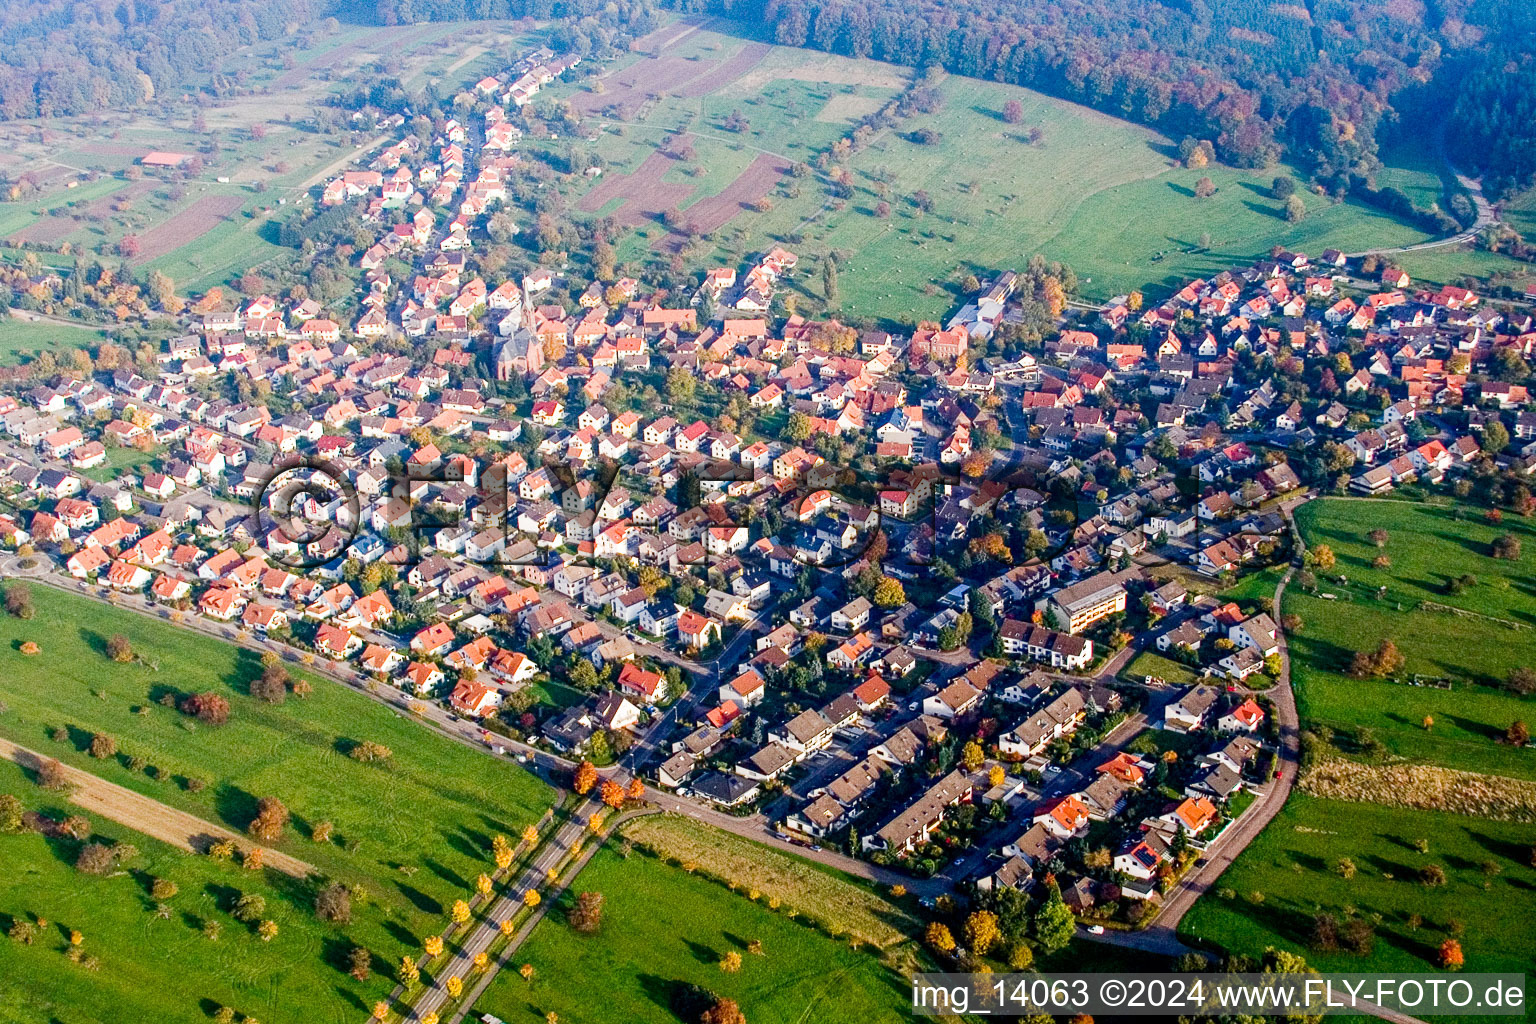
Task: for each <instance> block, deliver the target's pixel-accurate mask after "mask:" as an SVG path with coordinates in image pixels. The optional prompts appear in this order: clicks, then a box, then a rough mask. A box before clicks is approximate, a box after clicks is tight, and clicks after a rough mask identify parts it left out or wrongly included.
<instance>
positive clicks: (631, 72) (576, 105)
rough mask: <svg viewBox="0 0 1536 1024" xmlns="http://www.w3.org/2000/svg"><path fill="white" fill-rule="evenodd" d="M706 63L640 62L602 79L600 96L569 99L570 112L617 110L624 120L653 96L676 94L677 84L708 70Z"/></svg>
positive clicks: (674, 59) (580, 95)
mask: <svg viewBox="0 0 1536 1024" xmlns="http://www.w3.org/2000/svg"><path fill="white" fill-rule="evenodd" d="M709 63H713V62H708V63H707V62H705V61H691V60H684V59H683V58H682V57H657V58H652V59H649V60H643V61H641V62H639V63H638V64H635V65H633V66H631V67H627V68H625V69H624V70H623V71H619V72H617V73H615V74H613V75H610V76H608V77H605V78H603V79H601V81H602V83H603V91H602V92H600V93H599V92H582V93H577V94H576V95H575V96H572V97H571V109H573V110H575V111H576V113H578V114H590V113H593V112H595V111H599V110H607V109H609V108H616V109H618V110H620V111H621V112H622V116H627V115H628V114H629V112H630V111H631V110H633V108H635V107H637V106H639V105H640V104H642V103H644V102H645V101H646V100H647V99H649V98H650V97H651V96H652V95H656V96H660V95H663V94H664V93H668V92H674V91H676V89H677V86H678V83H680V82H686V81H688V80H689V79H692V78H694V77H696V76H697V75H699V74H702V73H703V72H704V71H706V70H708V65H709Z"/></svg>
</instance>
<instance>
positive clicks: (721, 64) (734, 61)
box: [677, 43, 773, 96]
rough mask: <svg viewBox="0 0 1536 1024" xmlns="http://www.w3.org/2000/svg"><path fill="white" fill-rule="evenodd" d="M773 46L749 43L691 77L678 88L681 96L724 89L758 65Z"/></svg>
mask: <svg viewBox="0 0 1536 1024" xmlns="http://www.w3.org/2000/svg"><path fill="white" fill-rule="evenodd" d="M772 49H773V47H771V46H769V45H768V44H767V43H748V44H746V45H745V46H743V47H742V48H741V49H740V50H738V51H737V52H736V53H735V54H734V55H733V56H730V57H727V58H726V59H725V60H722V61H717V62H716V63H715V65H714V67H712V68H710V69H709V70H708V71H705V72H704V73H703V74H702V75H699V76H698V77H696V78H692V79H689V80H688V82H687V83H685V84H684V85H683V86H682V88H680V89H678V90H677V94H678V95H679V96H708V95H709V94H710V93H712V92H715V91H716V90H719V89H723V88H725V87H726V86H727V85H730V84H731V83H732V82H734V81H736V79H738V78H740V77H741V76H742V75H745V74H746V73H747V72H748V71H751V70H752V69H753V68H755V67H757V65H758V64H759V63H761V62H762V59H763V58H764V57H766V56H768V53H769V51H770V50H772Z"/></svg>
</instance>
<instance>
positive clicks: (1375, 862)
mask: <svg viewBox="0 0 1536 1024" xmlns="http://www.w3.org/2000/svg"><path fill="white" fill-rule="evenodd" d="M1365 862H1366V863H1367V864H1369V865H1370V866H1371V867H1373V868H1375V869H1376V870H1377V871H1378V872H1380V873H1381V874H1383V875H1391V876H1392V877H1393V878H1395V879H1398V880H1399V881H1403V882H1411V881H1413V880H1415V879H1417V878H1418V877H1419V869H1418V868H1416V867H1414V866H1412V865H1411V864H1404V863H1402V862H1400V861H1395V860H1388V859H1387V858H1386V857H1379V856H1377V855H1376V854H1374V853H1369V854H1366V856H1365Z"/></svg>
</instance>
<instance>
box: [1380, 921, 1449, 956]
mask: <svg viewBox="0 0 1536 1024" xmlns="http://www.w3.org/2000/svg"><path fill="white" fill-rule="evenodd" d="M1423 934H1424V932H1423V930H1422V929H1421V930H1420V931H1419V932H1417V933H1415V932H1409V933H1406V934H1405V933H1403V932H1399V931H1388V930H1385V929H1383V930H1380V931H1378V932H1377V933H1376V938H1377V939H1378V940H1379V941H1381V942H1385V943H1387V944H1388V945H1390V946H1395V947H1396V948H1398V949H1400V950H1402V951H1403V952H1404V953H1407V954H1408V955H1409V956H1414V957H1418V958H1419V959H1420V960H1422V961H1424V962H1425V963H1429V964H1432V963H1435V962H1436V960H1437V959H1438V958H1439V954H1440V947H1439V944H1438V943H1434V942H1433V941H1429V942H1426V941H1425V940H1424V939H1423V938H1421V936H1422V935H1423Z"/></svg>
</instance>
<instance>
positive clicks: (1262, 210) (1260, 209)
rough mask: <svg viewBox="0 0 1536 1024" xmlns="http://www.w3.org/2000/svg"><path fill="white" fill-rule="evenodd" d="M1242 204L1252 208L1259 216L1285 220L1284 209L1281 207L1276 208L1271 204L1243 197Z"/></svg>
mask: <svg viewBox="0 0 1536 1024" xmlns="http://www.w3.org/2000/svg"><path fill="white" fill-rule="evenodd" d="M1243 205H1244V206H1246V207H1247V208H1248V209H1250V210H1252V211H1253V212H1254V213H1257V214H1259V215H1260V216H1264V217H1273V218H1275V219H1276V220H1285V211H1284V210H1282V209H1277V208H1276V207H1273V206H1264V205H1263V204H1261V203H1256V202H1254V201H1253V200H1252V199H1244V200H1243Z"/></svg>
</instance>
